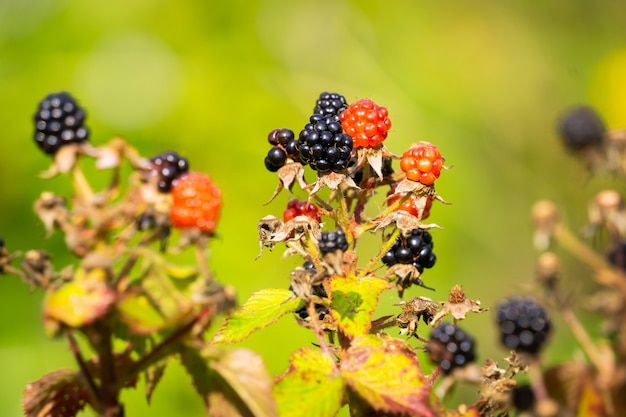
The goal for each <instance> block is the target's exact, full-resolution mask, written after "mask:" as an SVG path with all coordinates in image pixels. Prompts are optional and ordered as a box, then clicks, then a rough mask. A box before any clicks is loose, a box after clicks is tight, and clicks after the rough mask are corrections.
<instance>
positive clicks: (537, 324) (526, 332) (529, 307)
mask: <svg viewBox="0 0 626 417" xmlns="http://www.w3.org/2000/svg"><path fill="white" fill-rule="evenodd" d="M495 314H496V322H497V324H498V328H499V330H500V341H501V342H502V344H503V345H504V346H505V347H507V348H509V349H512V350H516V351H519V352H525V353H530V354H536V353H537V352H539V350H540V349H541V348H542V347H543V345H544V343H545V342H546V341H547V339H548V335H549V334H550V329H551V323H550V319H549V317H548V315H547V314H546V312H545V310H544V309H543V308H542V307H541V306H540V305H539V304H538V303H537V302H536V301H535V300H533V299H532V298H529V297H522V296H513V297H510V298H507V299H504V300H502V301H500V302H499V303H498V305H497V308H496V312H495Z"/></svg>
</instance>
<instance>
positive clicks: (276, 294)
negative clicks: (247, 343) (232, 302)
mask: <svg viewBox="0 0 626 417" xmlns="http://www.w3.org/2000/svg"><path fill="white" fill-rule="evenodd" d="M299 305H300V299H299V298H297V297H295V296H294V295H293V293H292V292H291V291H289V290H285V289H282V288H268V289H264V290H261V291H258V292H255V293H254V294H252V295H251V296H250V298H248V300H246V302H245V303H244V304H243V306H242V307H241V308H240V309H239V310H237V311H236V312H235V313H233V315H232V316H230V317H229V318H228V319H226V322H225V323H224V325H223V326H222V328H221V329H220V330H219V332H218V333H217V334H216V335H215V337H214V338H213V342H212V343H233V342H238V341H240V340H243V339H245V338H246V337H248V336H250V334H252V333H253V332H255V331H257V330H260V329H264V328H265V327H267V326H269V325H270V324H273V323H275V322H277V321H278V319H279V318H280V317H282V316H284V315H285V314H287V313H289V312H291V311H294V310H296V309H297V308H298V306H299Z"/></svg>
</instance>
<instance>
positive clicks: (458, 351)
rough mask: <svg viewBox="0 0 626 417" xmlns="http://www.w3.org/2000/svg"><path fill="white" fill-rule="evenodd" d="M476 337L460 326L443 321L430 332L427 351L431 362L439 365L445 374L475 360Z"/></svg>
mask: <svg viewBox="0 0 626 417" xmlns="http://www.w3.org/2000/svg"><path fill="white" fill-rule="evenodd" d="M474 345H475V342H474V338H473V337H472V336H470V335H469V334H467V333H466V332H465V331H464V330H462V329H461V328H460V327H458V326H455V325H454V324H450V323H441V324H440V325H439V326H437V327H436V328H435V329H433V331H432V333H431V334H430V339H429V340H428V344H427V345H426V351H427V352H428V357H429V359H430V360H431V362H433V363H435V364H437V365H439V367H440V368H441V370H442V371H443V373H444V374H449V373H450V372H451V371H452V370H453V369H454V368H460V367H463V366H465V365H467V364H468V363H470V362H473V361H474V359H475V358H476V354H475V353H474Z"/></svg>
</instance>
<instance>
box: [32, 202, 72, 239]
mask: <svg viewBox="0 0 626 417" xmlns="http://www.w3.org/2000/svg"><path fill="white" fill-rule="evenodd" d="M33 209H34V211H35V214H37V216H38V217H39V219H40V220H41V222H42V223H43V225H44V227H45V229H46V236H47V237H49V236H50V235H51V234H52V232H53V230H54V228H55V226H60V225H65V224H67V222H68V213H69V212H68V209H67V202H66V200H65V198H63V197H61V196H59V195H56V194H54V193H52V192H49V191H45V192H43V193H41V195H40V196H39V198H38V199H37V200H35V204H34V205H33Z"/></svg>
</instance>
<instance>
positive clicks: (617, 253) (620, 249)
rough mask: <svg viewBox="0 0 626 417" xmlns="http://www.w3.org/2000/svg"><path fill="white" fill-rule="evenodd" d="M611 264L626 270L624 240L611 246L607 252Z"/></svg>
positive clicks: (625, 242) (625, 246) (625, 244)
mask: <svg viewBox="0 0 626 417" xmlns="http://www.w3.org/2000/svg"><path fill="white" fill-rule="evenodd" d="M607 259H608V261H609V263H610V264H611V265H613V266H614V267H616V268H618V269H620V270H622V271H623V272H626V241H621V242H619V243H617V244H616V245H615V246H613V247H612V248H611V249H610V250H609V253H608V254H607Z"/></svg>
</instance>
